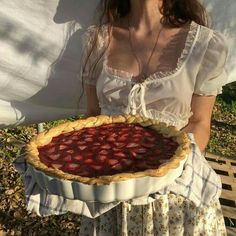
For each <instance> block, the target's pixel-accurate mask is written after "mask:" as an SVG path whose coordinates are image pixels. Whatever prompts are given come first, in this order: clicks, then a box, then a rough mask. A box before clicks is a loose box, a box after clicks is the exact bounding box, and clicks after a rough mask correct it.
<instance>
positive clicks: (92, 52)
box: [80, 25, 101, 85]
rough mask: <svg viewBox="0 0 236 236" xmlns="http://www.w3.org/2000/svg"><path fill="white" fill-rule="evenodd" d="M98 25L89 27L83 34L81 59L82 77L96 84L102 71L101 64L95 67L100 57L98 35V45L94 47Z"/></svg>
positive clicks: (99, 38) (91, 83) (87, 82)
mask: <svg viewBox="0 0 236 236" xmlns="http://www.w3.org/2000/svg"><path fill="white" fill-rule="evenodd" d="M96 32H97V26H95V25H92V26H90V27H88V28H87V29H86V31H85V33H84V34H83V36H82V55H81V60H80V79H81V80H83V81H84V83H86V84H90V85H96V80H97V77H98V75H99V72H100V69H101V68H100V66H99V64H98V65H97V66H95V67H94V65H95V64H96V62H97V61H96V60H98V58H99V51H100V47H101V45H100V40H101V36H98V41H97V44H96V46H94V47H93V44H94V40H95V37H96Z"/></svg>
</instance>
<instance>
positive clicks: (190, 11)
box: [81, 0, 209, 96]
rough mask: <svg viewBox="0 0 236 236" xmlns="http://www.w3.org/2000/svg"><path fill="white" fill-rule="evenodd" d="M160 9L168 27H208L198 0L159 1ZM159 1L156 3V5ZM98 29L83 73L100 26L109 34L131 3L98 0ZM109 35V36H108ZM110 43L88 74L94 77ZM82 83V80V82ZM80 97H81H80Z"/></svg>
mask: <svg viewBox="0 0 236 236" xmlns="http://www.w3.org/2000/svg"><path fill="white" fill-rule="evenodd" d="M160 1H162V2H161V7H160V9H159V10H160V12H161V14H162V15H163V17H162V18H161V23H162V24H163V25H165V26H169V27H181V26H182V25H184V24H186V23H189V22H191V21H195V22H196V23H198V24H199V25H203V26H208V24H209V21H208V15H207V13H206V9H205V8H204V7H203V6H202V5H201V3H200V2H199V0H160ZM158 2H159V1H157V4H158ZM97 10H98V21H99V23H98V27H97V29H96V32H95V34H94V38H93V40H92V46H91V48H90V50H89V52H88V54H87V58H86V60H85V63H84V65H83V67H82V71H84V69H85V67H86V65H87V63H88V60H89V58H90V56H91V54H92V52H93V50H95V49H96V46H97V42H98V35H99V33H100V31H101V26H102V24H104V23H105V24H108V31H109V32H110V30H111V26H112V25H114V23H116V22H117V21H118V20H119V19H121V18H123V17H126V16H128V14H129V13H130V11H131V1H130V0H100V4H99V6H98V9H97ZM109 35H110V34H109ZM109 43H110V38H109V40H108V43H107V45H106V47H105V49H104V50H103V52H102V53H101V54H100V55H99V56H98V58H97V59H96V60H94V62H93V63H92V65H91V68H90V72H89V74H90V75H91V76H94V71H95V68H96V66H97V64H98V62H99V61H100V59H101V58H102V56H103V54H104V53H105V51H106V49H107V48H108V46H109ZM82 81H83V80H82ZM81 96H82V95H81Z"/></svg>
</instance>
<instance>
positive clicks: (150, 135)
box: [38, 123, 178, 177]
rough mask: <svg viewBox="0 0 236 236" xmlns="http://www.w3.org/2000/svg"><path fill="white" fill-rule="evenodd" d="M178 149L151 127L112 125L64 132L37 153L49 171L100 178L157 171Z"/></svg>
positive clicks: (170, 140)
mask: <svg viewBox="0 0 236 236" xmlns="http://www.w3.org/2000/svg"><path fill="white" fill-rule="evenodd" d="M177 147H178V144H177V142H175V141H173V140H172V139H171V138H165V137H163V136H162V135H161V134H159V133H157V132H156V131H155V130H153V129H151V128H147V127H142V126H140V125H138V124H126V123H113V124H107V125H102V126H99V127H91V128H83V129H81V130H78V131H72V132H68V133H63V134H61V135H59V136H57V137H54V138H53V139H52V141H51V142H50V143H49V144H47V145H45V146H42V147H39V148H38V150H39V158H40V160H41V162H43V163H44V164H45V165H46V166H48V167H50V168H54V169H59V170H62V171H63V172H65V173H70V174H74V175H79V176H84V177H97V176H103V175H113V174H117V173H128V172H138V171H144V170H147V169H157V168H158V167H159V166H160V165H161V164H162V163H165V162H167V161H168V160H169V159H170V158H171V157H172V156H173V155H174V153H175V150H176V148H177Z"/></svg>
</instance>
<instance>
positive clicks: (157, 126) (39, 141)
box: [26, 115, 190, 185]
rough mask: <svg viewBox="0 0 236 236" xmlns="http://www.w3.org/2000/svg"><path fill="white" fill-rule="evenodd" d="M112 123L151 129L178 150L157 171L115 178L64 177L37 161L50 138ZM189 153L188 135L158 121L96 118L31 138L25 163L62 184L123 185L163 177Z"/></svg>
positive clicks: (121, 116) (110, 117) (134, 116)
mask: <svg viewBox="0 0 236 236" xmlns="http://www.w3.org/2000/svg"><path fill="white" fill-rule="evenodd" d="M112 123H128V124H130V123H133V124H139V125H141V126H143V127H148V128H151V129H153V130H155V131H157V132H158V133H161V134H162V135H163V136H164V137H171V138H172V139H173V140H174V141H175V142H177V143H178V145H179V146H178V147H177V149H176V151H175V153H174V155H173V156H172V157H171V158H170V159H169V160H168V161H167V162H165V163H163V164H161V165H160V166H159V167H158V168H157V169H147V170H144V171H139V172H134V173H118V174H114V175H104V176H98V177H82V176H78V175H73V174H69V173H65V172H63V171H62V170H59V169H53V168H50V167H47V166H46V165H45V164H44V163H42V162H41V161H40V158H39V151H38V148H39V147H42V146H44V145H47V144H49V143H50V142H51V141H52V139H53V137H56V136H58V135H60V134H63V133H68V132H71V131H77V130H80V129H83V128H89V127H97V126H100V125H103V124H112ZM189 153H190V140H189V138H188V136H187V134H186V133H184V132H182V131H178V130H177V129H176V128H175V127H174V126H167V125H166V124H165V123H163V122H159V121H158V120H154V119H149V118H146V117H142V116H139V115H117V116H106V115H99V116H95V117H88V118H86V119H80V120H77V121H73V122H66V123H64V124H61V125H59V126H57V127H54V128H52V129H50V130H48V131H45V132H42V133H40V134H39V135H37V136H36V137H34V138H33V139H32V141H31V142H30V143H29V144H28V145H27V155H26V161H27V163H29V164H30V165H32V166H33V167H34V168H35V169H37V170H39V171H42V172H44V173H45V174H48V175H49V176H55V177H58V178H60V179H64V180H72V181H78V182H80V183H83V184H88V185H109V184H111V183H114V182H120V181H125V180H129V179H132V178H139V177H145V176H151V177H161V176H164V175H166V174H167V173H168V172H169V171H170V170H172V169H176V168H178V167H179V165H180V162H181V161H182V160H184V159H185V158H186V155H188V154H189Z"/></svg>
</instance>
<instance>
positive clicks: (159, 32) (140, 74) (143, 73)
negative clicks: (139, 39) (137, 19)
mask: <svg viewBox="0 0 236 236" xmlns="http://www.w3.org/2000/svg"><path fill="white" fill-rule="evenodd" d="M128 24H129V26H128V29H129V42H130V48H131V50H132V53H133V54H134V57H135V59H136V61H137V62H138V67H139V72H140V73H139V77H140V79H139V80H138V82H143V81H144V80H145V79H146V78H147V77H148V75H147V74H146V73H145V71H143V68H147V67H148V65H149V63H150V61H151V58H152V56H153V53H154V52H155V49H156V46H157V42H158V39H159V37H160V34H161V31H162V29H163V27H161V29H160V30H159V31H158V34H157V37H156V42H155V44H154V47H153V49H152V51H151V54H150V56H149V58H148V61H147V63H146V65H145V64H144V66H143V67H142V70H141V69H140V68H141V66H140V62H139V59H138V57H137V55H136V53H135V50H134V48H133V44H132V40H131V30H130V20H129V19H128Z"/></svg>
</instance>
